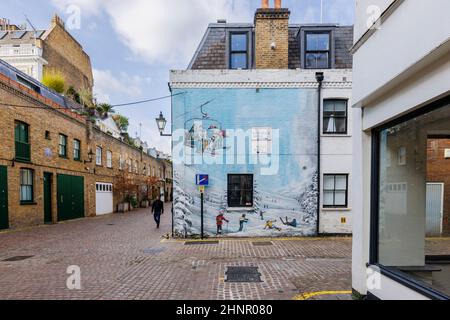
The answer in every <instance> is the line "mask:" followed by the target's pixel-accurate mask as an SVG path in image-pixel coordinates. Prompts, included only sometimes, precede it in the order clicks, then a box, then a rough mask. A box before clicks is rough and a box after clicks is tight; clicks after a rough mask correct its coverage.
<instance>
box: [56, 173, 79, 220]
mask: <svg viewBox="0 0 450 320" xmlns="http://www.w3.org/2000/svg"><path fill="white" fill-rule="evenodd" d="M79 218H84V178H83V177H76V176H68V175H63V174H59V175H58V221H65V220H72V219H79Z"/></svg>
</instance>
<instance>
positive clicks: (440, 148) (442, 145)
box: [427, 139, 450, 236]
mask: <svg viewBox="0 0 450 320" xmlns="http://www.w3.org/2000/svg"><path fill="white" fill-rule="evenodd" d="M445 149H450V139H430V140H428V162H427V175H428V177H427V181H428V182H440V183H444V219H443V233H444V235H447V236H450V159H445V156H444V155H445Z"/></svg>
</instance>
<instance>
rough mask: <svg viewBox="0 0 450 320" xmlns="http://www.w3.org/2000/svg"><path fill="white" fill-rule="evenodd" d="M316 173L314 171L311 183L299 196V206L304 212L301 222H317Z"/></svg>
mask: <svg viewBox="0 0 450 320" xmlns="http://www.w3.org/2000/svg"><path fill="white" fill-rule="evenodd" d="M318 178H319V176H318V174H317V173H315V174H314V176H313V178H312V182H311V184H310V185H309V186H308V188H307V189H306V191H305V192H304V193H303V194H302V195H301V196H300V197H299V202H300V207H301V209H302V211H303V213H304V216H303V223H306V224H315V223H317V206H318V193H319V192H318Z"/></svg>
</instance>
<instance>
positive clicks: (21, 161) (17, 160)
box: [14, 158, 33, 164]
mask: <svg viewBox="0 0 450 320" xmlns="http://www.w3.org/2000/svg"><path fill="white" fill-rule="evenodd" d="M14 161H15V162H18V163H26V164H33V163H32V162H31V159H29V160H27V159H18V158H15V159H14Z"/></svg>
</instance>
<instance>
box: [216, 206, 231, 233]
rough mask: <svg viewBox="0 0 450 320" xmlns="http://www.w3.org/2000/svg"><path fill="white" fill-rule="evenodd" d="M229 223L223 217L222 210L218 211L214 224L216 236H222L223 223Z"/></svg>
mask: <svg viewBox="0 0 450 320" xmlns="http://www.w3.org/2000/svg"><path fill="white" fill-rule="evenodd" d="M224 221H225V222H226V223H229V222H230V221H228V220H227V219H226V218H225V216H224V212H223V210H222V211H220V213H219V215H218V216H217V217H216V224H217V235H219V234H222V226H223V222H224Z"/></svg>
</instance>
